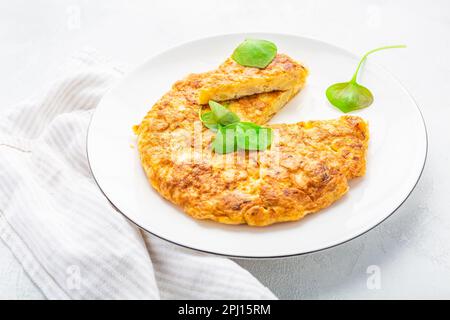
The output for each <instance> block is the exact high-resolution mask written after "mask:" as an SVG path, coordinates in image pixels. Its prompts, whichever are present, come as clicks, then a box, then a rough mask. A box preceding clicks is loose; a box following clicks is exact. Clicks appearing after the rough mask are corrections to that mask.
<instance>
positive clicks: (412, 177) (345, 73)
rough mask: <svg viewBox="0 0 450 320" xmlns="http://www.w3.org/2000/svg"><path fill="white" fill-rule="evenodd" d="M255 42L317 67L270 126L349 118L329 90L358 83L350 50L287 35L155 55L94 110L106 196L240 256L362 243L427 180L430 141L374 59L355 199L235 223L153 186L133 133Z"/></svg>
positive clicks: (91, 151) (176, 233)
mask: <svg viewBox="0 0 450 320" xmlns="http://www.w3.org/2000/svg"><path fill="white" fill-rule="evenodd" d="M247 37H253V38H261V39H268V40H271V41H273V42H275V43H276V44H277V46H278V50H279V52H283V53H287V54H289V55H290V56H291V57H293V58H295V59H298V60H300V61H302V62H303V63H304V64H305V65H306V66H307V67H308V68H309V69H310V76H309V78H308V82H307V86H306V88H305V89H304V90H303V91H302V92H301V93H300V94H299V95H297V97H296V98H294V99H293V100H292V101H291V102H290V103H289V104H288V105H287V106H286V107H284V109H283V110H282V111H281V112H280V113H279V114H278V115H276V116H275V117H274V118H273V120H272V121H271V122H273V123H292V122H298V121H302V120H310V119H330V118H337V117H339V116H341V115H342V113H340V111H338V110H336V109H334V108H333V107H331V106H330V104H329V103H328V101H327V100H326V97H325V89H326V88H327V87H328V85H330V84H332V83H335V82H342V81H346V80H349V78H350V77H351V74H352V72H353V71H354V69H355V67H356V64H357V62H358V60H359V57H357V56H355V55H353V54H351V53H349V52H347V51H345V50H343V49H340V48H337V47H335V46H333V45H330V44H327V43H324V42H321V41H318V40H313V39H308V38H303V37H297V36H291V35H278V34H233V35H223V36H216V37H212V38H206V39H201V40H197V41H193V42H189V43H186V44H183V45H180V46H178V47H175V48H173V49H170V50H167V51H165V52H163V53H161V54H159V55H157V56H155V57H153V58H151V59H150V60H148V61H147V62H146V63H144V64H143V65H142V66H141V67H139V68H138V69H137V70H136V71H134V72H132V73H131V74H129V75H128V76H127V77H125V79H123V81H121V82H120V84H119V85H118V86H116V87H115V88H113V89H112V90H110V91H109V92H108V94H107V95H106V96H105V97H104V98H103V100H102V101H101V103H100V105H99V106H98V107H97V110H96V111H95V114H94V116H93V118H92V122H91V125H90V128H89V134H88V157H89V163H90V166H91V169H92V172H93V174H94V177H95V180H96V181H97V183H98V185H99V187H100V188H101V190H102V191H103V193H104V194H105V195H106V197H107V198H108V199H109V200H110V202H111V203H112V204H113V205H114V206H115V207H116V208H117V209H118V210H119V211H120V212H121V213H122V214H124V215H125V216H126V217H127V218H128V219H130V220H131V221H133V222H134V223H135V224H137V225H138V226H140V227H141V228H142V229H144V230H146V231H148V232H150V233H152V234H154V235H156V236H158V237H160V238H163V239H165V240H168V241H170V242H173V243H176V244H179V245H181V246H185V247H189V248H192V249H196V250H201V251H205V252H210V253H216V254H221V255H228V256H234V257H251V258H267V257H282V256H289V255H297V254H302V253H307V252H312V251H317V250H321V249H324V248H329V247H332V246H335V245H337V244H340V243H343V242H345V241H348V240H350V239H353V238H355V237H357V236H358V235H361V234H363V233H364V232H366V231H368V230H370V229H371V228H373V227H374V226H376V225H377V224H379V223H380V222H381V221H383V220H384V219H386V218H387V217H388V216H389V215H390V214H392V213H393V212H394V211H395V210H396V209H397V208H398V207H399V206H400V205H401V204H402V203H403V202H404V201H405V200H406V198H407V197H408V195H409V194H410V192H411V191H412V189H413V188H414V186H415V185H416V183H417V181H418V180H419V177H420V175H421V172H422V169H423V167H424V163H425V158H426V152H427V135H426V129H425V125H424V121H423V119H422V116H421V114H420V111H419V109H418V107H417V105H416V104H415V102H414V101H413V99H412V98H411V96H410V95H409V94H408V92H407V91H406V90H405V89H404V88H403V87H402V85H401V84H400V83H399V82H398V81H397V80H395V79H394V78H393V77H392V76H391V75H390V74H389V73H387V72H386V71H385V70H384V69H382V68H380V67H378V66H376V65H375V64H374V63H372V62H371V61H368V62H367V64H366V65H365V66H364V68H363V71H362V72H361V73H360V78H359V79H360V82H361V83H362V84H363V85H365V86H367V87H368V88H370V89H371V90H372V93H373V94H374V97H375V102H374V103H373V105H372V106H371V107H369V108H367V109H364V110H361V111H359V112H355V113H354V114H355V115H358V116H361V117H363V118H365V119H367V120H368V121H369V125H370V134H371V137H370V146H369V152H368V166H367V174H366V176H365V177H363V178H359V179H356V180H354V181H351V186H350V191H349V192H348V194H347V195H346V196H345V197H344V198H342V199H340V200H339V201H337V202H336V203H335V204H334V205H332V206H331V207H329V208H327V209H325V210H322V211H320V212H319V213H315V214H312V215H310V216H308V217H306V218H305V219H303V220H301V221H297V222H289V223H282V224H276V225H273V226H269V227H264V228H255V227H248V226H244V225H241V226H231V225H222V224H218V223H214V222H209V221H198V220H194V219H192V218H190V217H189V216H187V215H186V214H184V213H183V212H182V211H181V210H180V209H178V208H177V207H176V206H174V205H172V204H171V203H169V202H168V201H166V200H164V199H163V198H162V197H160V196H159V194H158V193H157V192H156V191H154V190H153V189H152V187H151V186H150V185H149V183H148V181H147V179H146V176H145V174H144V172H143V169H142V168H141V164H140V161H139V156H138V152H137V149H136V147H135V148H132V147H131V146H132V145H135V144H136V141H135V137H134V135H133V132H132V130H131V127H132V126H133V125H134V124H137V123H139V122H140V120H141V119H142V118H143V117H144V115H145V114H146V112H147V111H148V110H149V109H150V108H151V107H152V104H153V103H154V102H156V101H157V99H158V98H159V97H160V96H161V95H163V94H164V93H165V92H166V91H168V90H169V88H170V86H171V85H172V83H174V82H175V81H176V80H179V79H181V78H183V77H184V76H185V75H187V74H188V73H192V72H202V71H206V70H210V69H214V68H215V67H217V66H218V65H219V64H220V63H221V62H222V61H224V60H225V59H226V58H227V57H228V56H229V55H230V54H231V53H232V51H233V49H234V48H235V47H236V46H237V45H238V44H239V43H240V42H241V41H242V40H244V39H245V38H247ZM391 53H392V54H407V51H406V52H405V51H402V52H395V53H394V52H391ZM386 54H387V53H386ZM372 59H373V58H370V59H369V60H372ZM130 145H131V146H130Z"/></svg>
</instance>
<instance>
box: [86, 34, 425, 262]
mask: <svg viewBox="0 0 450 320" xmlns="http://www.w3.org/2000/svg"><path fill="white" fill-rule="evenodd" d="M258 34H259V35H263V34H264V35H271V36H275V37H276V36H288V37H294V38H303V39H306V40H311V41H315V42H319V43H322V44H325V45H328V46H332V47H334V48H336V49H338V50H341V51H344V52H347V53H348V54H350V55H352V56H354V57H358V55H356V54H354V53H353V52H351V51H349V50H347V49H345V48H343V47H340V46H338V45H335V44H334V43H330V42H327V41H323V40H320V39H317V38H314V37H309V36H303V35H295V34H290V33H275V32H235V33H221V34H215V35H211V36H206V37H198V38H194V39H191V40H187V41H183V42H181V43H179V44H177V45H174V46H170V47H169V48H167V49H164V50H162V51H159V52H157V53H156V54H154V55H152V56H150V57H149V58H147V59H146V60H145V61H143V62H142V63H140V64H138V65H137V66H136V67H135V68H133V69H132V70H131V71H129V72H128V73H127V74H126V75H125V76H124V77H123V78H122V79H120V80H119V81H118V82H117V83H115V84H114V85H113V86H112V87H111V88H110V89H108V90H107V92H106V93H105V94H104V95H103V97H102V98H101V99H100V101H99V102H98V104H97V107H98V106H99V105H100V103H101V102H102V100H103V99H104V98H105V97H106V96H107V95H108V94H109V92H110V91H112V90H114V88H116V87H118V86H120V84H121V83H122V82H123V81H125V80H126V79H128V78H129V77H131V76H133V74H135V73H136V72H137V71H138V70H139V69H140V68H141V67H142V66H143V65H145V64H146V63H148V62H149V61H151V60H153V59H155V58H156V57H158V56H161V55H163V54H165V53H166V52H169V51H171V50H174V49H176V48H178V47H182V46H184V45H187V44H190V43H193V42H197V41H203V40H208V39H213V38H219V37H224V36H238V35H241V36H247V37H248V36H249V35H252V36H253V35H258ZM371 64H374V65H375V66H376V67H377V68H379V69H381V70H383V72H385V73H386V74H388V75H389V76H390V77H391V78H392V79H393V80H394V81H395V82H396V83H397V84H398V85H399V86H400V87H401V88H402V89H403V90H404V92H405V93H406V94H407V95H408V96H409V98H410V99H411V101H412V102H413V103H414V105H415V107H416V108H417V111H418V112H419V115H420V118H421V120H422V124H423V128H424V132H425V154H424V158H423V163H422V168H421V169H420V173H419V175H418V177H417V180H416V181H415V183H414V185H413V186H412V188H411V189H410V190H409V192H408V194H407V195H406V196H405V198H404V199H403V200H402V201H401V202H400V204H399V205H398V206H397V207H396V208H395V209H394V210H393V211H392V212H391V213H389V214H388V215H387V216H386V217H384V218H383V219H382V220H381V221H379V222H378V223H376V224H374V225H373V226H371V227H370V228H368V229H366V230H364V231H362V232H361V233H359V234H357V235H355V236H353V237H351V238H349V239H346V240H344V241H341V242H339V243H336V244H333V245H330V246H325V247H323V248H319V249H315V250H310V251H306V252H301V253H293V254H284V255H271V256H247V255H232V254H225V253H220V252H214V251H209V250H204V249H199V248H194V247H190V246H188V245H185V244H181V243H178V242H175V241H173V240H169V239H166V238H164V237H163V236H160V235H158V234H156V233H154V232H152V231H150V230H148V229H147V228H144V227H143V226H141V225H140V224H138V223H137V222H135V221H134V220H133V219H131V218H130V217H129V216H127V215H126V214H125V213H124V212H122V211H121V210H120V209H119V208H117V207H116V206H115V205H114V203H113V201H112V200H111V199H110V198H109V197H108V195H107V194H106V193H105V192H104V190H103V189H102V187H101V186H100V183H99V182H98V180H97V177H96V176H95V173H94V171H93V170H92V166H91V160H90V156H89V136H90V134H89V133H90V129H91V124H92V122H93V121H92V120H93V119H94V116H95V114H96V113H97V107H96V108H95V110H94V112H93V113H92V116H91V118H90V120H89V125H88V128H87V131H86V156H87V161H88V166H89V170H90V171H91V174H92V177H93V179H94V182H95V184H96V185H97V187H98V189H99V190H100V191H101V193H102V194H103V195H104V197H105V198H106V200H108V202H109V203H110V205H111V206H112V208H114V209H115V210H116V211H117V212H119V213H120V214H121V215H122V216H123V217H125V219H126V220H128V221H129V222H131V223H132V224H134V225H135V226H137V227H138V228H139V229H140V230H143V231H144V232H147V233H149V234H151V235H153V236H155V237H157V238H159V239H161V240H164V241H167V242H169V243H172V244H174V245H177V246H180V247H183V248H186V249H189V250H193V251H197V252H203V253H207V254H212V255H216V256H221V257H227V258H235V259H248V260H272V259H283V258H290V257H297V256H302V255H306V254H311V253H316V252H321V251H325V250H329V249H332V248H335V247H337V246H340V245H343V244H345V243H347V242H350V241H352V240H355V239H356V238H359V237H360V236H362V235H364V234H366V233H368V232H369V231H371V230H372V229H374V228H376V227H378V226H379V225H381V224H382V223H383V222H385V221H386V220H387V219H388V218H390V217H391V216H392V215H393V214H394V213H395V212H397V210H398V209H399V208H400V207H401V206H402V205H403V204H404V203H405V202H406V200H408V198H409V197H410V195H411V194H412V192H413V191H414V189H415V188H416V186H417V184H418V183H419V181H420V179H421V177H422V174H423V172H424V169H425V166H426V162H427V158H428V144H429V142H428V129H427V125H426V122H425V118H424V116H423V113H422V110H421V109H420V107H419V104H418V103H417V101H416V99H415V98H414V97H413V96H412V94H411V93H410V92H409V90H408V89H406V87H405V86H404V85H403V84H402V83H401V81H400V80H399V79H398V78H397V77H396V76H395V75H394V74H393V73H391V72H390V71H389V70H387V69H386V68H385V67H383V66H382V65H379V64H378V63H374V62H371Z"/></svg>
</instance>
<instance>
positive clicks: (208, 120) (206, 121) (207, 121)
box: [200, 111, 219, 131]
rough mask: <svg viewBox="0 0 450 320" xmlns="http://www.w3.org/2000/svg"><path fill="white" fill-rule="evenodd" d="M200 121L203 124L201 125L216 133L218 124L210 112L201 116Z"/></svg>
mask: <svg viewBox="0 0 450 320" xmlns="http://www.w3.org/2000/svg"><path fill="white" fill-rule="evenodd" d="M200 120H201V121H202V122H203V125H204V126H205V127H207V128H208V129H211V130H213V131H217V129H218V126H219V124H218V123H217V121H216V118H215V117H214V114H213V113H212V111H208V112H205V113H204V114H201V115H200Z"/></svg>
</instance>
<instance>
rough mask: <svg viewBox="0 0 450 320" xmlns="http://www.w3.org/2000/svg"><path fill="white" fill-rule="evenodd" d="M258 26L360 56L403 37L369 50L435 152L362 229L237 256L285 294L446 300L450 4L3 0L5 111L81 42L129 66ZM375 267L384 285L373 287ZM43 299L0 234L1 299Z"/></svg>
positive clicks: (1, 97) (0, 84) (0, 94)
mask: <svg viewBox="0 0 450 320" xmlns="http://www.w3.org/2000/svg"><path fill="white" fill-rule="evenodd" d="M251 31H255V32H258V31H259V32H280V33H292V34H297V35H304V36H309V37H315V38H318V39H321V40H324V41H328V42H331V43H334V44H337V45H339V46H341V47H344V48H347V49H348V50H350V51H353V52H355V53H359V54H361V53H363V52H364V51H366V50H368V49H372V48H374V47H377V46H380V45H387V44H402V43H405V44H407V45H408V49H406V51H402V52H401V54H400V52H397V51H389V52H388V51H385V52H383V53H379V54H377V55H373V56H372V57H371V59H373V60H374V61H376V62H377V63H379V64H381V65H383V66H384V67H386V68H387V69H388V70H390V71H391V72H392V73H393V74H395V75H396V76H397V77H398V78H399V79H400V81H401V82H402V83H403V84H404V85H405V86H406V88H407V89H409V90H410V92H411V93H412V94H413V96H414V98H415V99H416V100H417V102H418V104H419V106H420V107H421V109H422V112H423V114H424V117H425V120H426V123H427V127H428V134H429V155H428V161H427V165H426V168H425V171H424V174H423V176H422V179H421V181H420V182H419V184H418V186H417V188H416V189H415V191H414V192H413V193H412V195H411V196H410V198H409V199H408V200H407V201H406V202H405V204H404V205H403V206H402V207H401V208H400V209H399V210H398V211H397V212H396V213H395V214H394V215H393V216H391V217H390V218H389V219H388V220H386V221H385V222H384V223H382V224H381V225H380V226H378V227H376V228H375V229H373V230H372V231H370V232H368V233H367V234H365V235H363V236H361V237H359V238H357V239H355V240H353V241H351V242H348V243H346V244H343V245H341V246H338V247H336V248H332V249H329V250H326V251H323V252H319V253H314V254H308V255H304V256H300V257H295V258H289V259H280V260H271V261H249V260H245V261H244V260H241V261H238V263H239V264H241V265H242V266H244V267H245V268H247V269H248V270H249V271H250V272H252V273H253V274H254V275H255V276H256V277H257V278H259V279H260V280H261V281H262V282H263V283H264V284H265V285H267V286H268V287H269V288H270V289H272V290H273V292H274V293H275V294H277V295H278V296H279V297H280V298H325V299H342V298H355V299H361V298H369V299H372V298H387V299H392V298H450V215H449V211H448V208H449V205H450V194H449V190H450V163H449V156H450V123H449V122H450V102H449V98H448V97H449V93H450V1H446V0H441V1H437V0H434V1H411V0H409V1H408V0H403V1H388V0H385V1H382V0H378V1H375V0H372V1H361V0H352V1H350V0H340V1H335V0H334V1H317V0H315V1H314V0H310V1H298V0H271V1H267V0H246V1H244V0H223V1H218V0H216V1H213V0H204V1H199V0H195V1H194V0H190V1H173V0H164V1H150V0H146V1H137V0H133V1H130V0H128V1H111V0H102V1H92V0H91V1H88V0H85V1H76V0H72V1H66V0H64V1H63V0H59V1H49V0H47V1H37V0H28V1H23V0H21V1H19V0H15V1H6V0H1V1H0V71H1V72H0V108H3V107H7V106H10V105H14V104H15V103H17V102H19V101H21V100H22V99H24V98H27V97H28V96H30V95H33V94H34V93H37V92H38V91H39V90H40V89H41V88H42V87H43V86H45V83H46V81H49V80H51V79H52V77H53V76H54V75H55V74H56V72H57V68H58V66H59V65H60V64H61V63H63V62H64V60H65V58H66V57H67V56H68V55H70V54H71V53H73V52H75V51H77V50H80V49H82V48H85V47H89V48H95V49H97V50H98V51H99V52H100V53H101V54H103V55H105V56H108V57H111V58H112V59H113V60H116V61H119V62H122V63H124V64H126V65H128V66H129V67H131V68H132V67H134V66H137V65H138V64H139V63H141V62H142V61H144V60H145V59H146V58H148V57H149V56H152V55H153V54H155V53H157V52H159V51H162V50H164V49H166V48H168V47H170V46H174V45H176V44H179V43H180V42H185V41H189V40H192V39H196V38H200V37H204V36H209V35H215V34H220V33H232V32H251ZM349 72H351V70H349ZM386 116H387V117H388V116H389V115H388V114H387V115H386ZM405 143H414V141H406V142H405ZM0 156H1V155H0ZM392 157H395V154H393V155H392ZM370 266H375V267H370ZM368 268H369V269H368ZM372 269H374V270H376V271H379V275H380V287H379V288H378V286H376V285H375V287H374V286H370V285H369V286H368V285H367V281H368V279H369V280H370V274H368V270H369V271H371V270H372ZM42 297H43V296H42V294H41V292H40V291H39V289H37V288H36V287H35V286H34V285H33V283H32V282H31V281H30V280H29V278H28V276H27V275H26V274H25V273H24V271H23V269H22V268H21V266H20V264H19V263H18V262H17V261H16V260H15V258H14V256H13V255H12V253H11V252H10V251H9V249H8V248H7V247H5V245H4V244H3V243H1V242H0V298H42Z"/></svg>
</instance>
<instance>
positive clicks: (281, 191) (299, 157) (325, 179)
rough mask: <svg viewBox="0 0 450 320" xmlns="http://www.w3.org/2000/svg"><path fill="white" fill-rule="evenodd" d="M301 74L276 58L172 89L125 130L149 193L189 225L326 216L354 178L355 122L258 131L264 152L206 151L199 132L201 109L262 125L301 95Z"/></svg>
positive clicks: (362, 148) (357, 161)
mask: <svg viewBox="0 0 450 320" xmlns="http://www.w3.org/2000/svg"><path fill="white" fill-rule="evenodd" d="M307 74H308V71H307V69H306V68H305V67H304V66H303V65H301V64H300V63H298V62H296V61H294V60H293V59H291V58H290V57H288V56H287V55H282V54H278V55H277V56H276V58H275V59H274V60H273V61H272V62H271V64H270V65H269V66H268V67H267V68H265V69H256V68H249V67H243V66H240V65H237V64H236V63H235V62H234V61H232V60H231V59H228V60H227V61H226V62H225V63H224V64H222V65H221V66H219V68H218V69H217V70H214V71H210V72H205V73H201V74H191V75H189V76H187V77H186V78H185V79H183V80H181V81H178V82H176V83H175V84H174V85H173V86H172V88H171V90H170V91H169V92H167V93H166V94H165V95H164V96H163V97H161V98H160V100H159V101H157V102H156V103H155V104H154V106H153V107H152V109H151V110H150V111H149V112H148V113H147V115H146V116H145V117H144V119H143V120H142V122H141V123H140V125H138V126H136V127H135V133H136V134H137V144H138V150H139V154H140V158H141V162H142V166H143V168H144V171H145V173H146V175H147V177H148V179H149V182H150V183H151V185H152V186H153V187H154V188H155V189H156V190H157V191H158V192H159V193H160V194H161V195H162V196H163V197H164V198H166V199H167V200H169V201H171V202H172V203H174V204H176V205H178V206H179V207H181V208H182V209H183V210H184V211H185V212H186V213H187V214H189V215H190V216H192V217H194V218H196V219H209V220H213V221H217V222H220V223H226V224H248V225H251V226H266V225H270V224H273V223H278V222H284V221H294V220H299V219H301V218H303V217H305V216H306V215H308V214H310V213H313V212H317V211H319V210H321V209H323V208H326V207H328V206H330V205H331V204H332V203H333V202H335V201H336V200H338V199H340V198H341V197H342V196H343V195H344V194H345V193H346V192H347V191H348V189H349V186H348V180H349V179H352V178H355V177H360V176H363V175H364V173H365V166H366V159H365V157H366V150H367V147H368V139H369V132H368V126H367V123H366V122H365V121H364V120H363V119H362V118H360V117H356V116H343V117H340V118H339V119H334V120H319V121H307V122H298V123H294V124H275V125H266V126H267V127H270V128H272V130H273V137H274V138H273V142H272V145H271V146H270V148H268V149H267V150H264V151H237V152H233V153H228V154H218V153H215V152H213V151H212V149H211V143H212V142H213V140H214V137H215V133H214V132H213V131H211V130H209V129H208V128H206V127H205V126H203V124H202V123H201V122H200V120H199V117H198V114H199V110H202V109H204V110H206V109H208V107H207V106H205V105H204V104H205V103H207V102H208V101H209V100H210V99H215V100H217V101H224V104H225V105H227V107H228V108H229V109H230V110H231V111H233V112H235V113H236V114H238V115H239V117H240V118H241V120H243V121H250V122H254V123H257V124H261V125H262V124H266V123H267V121H269V120H270V118H271V117H272V116H273V115H274V114H275V113H276V112H277V111H279V110H280V109H281V108H282V107H283V106H284V105H285V104H286V103H287V102H288V101H289V100H290V99H291V98H292V97H293V96H295V94H297V92H299V91H300V90H301V88H302V87H303V86H304V83H305V79H306V77H307Z"/></svg>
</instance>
